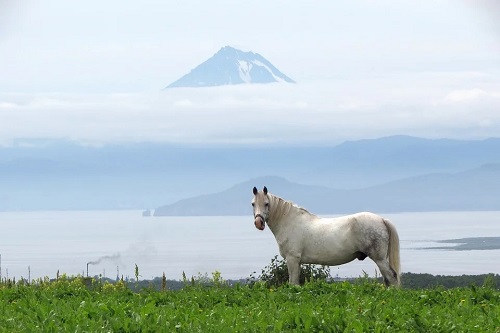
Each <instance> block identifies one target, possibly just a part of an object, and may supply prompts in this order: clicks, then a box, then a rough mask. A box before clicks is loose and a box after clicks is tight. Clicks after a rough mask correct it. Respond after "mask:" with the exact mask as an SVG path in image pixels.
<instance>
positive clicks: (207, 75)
mask: <svg viewBox="0 0 500 333" xmlns="http://www.w3.org/2000/svg"><path fill="white" fill-rule="evenodd" d="M271 82H289V83H294V82H295V81H294V80H292V79H291V78H289V77H288V76H286V75H285V74H283V73H282V72H280V71H279V70H278V69H277V68H276V67H275V66H274V65H273V64H271V63H270V62H269V61H268V60H266V59H265V58H264V57H263V56H261V55H260V54H258V53H253V52H243V51H240V50H238V49H235V48H233V47H230V46H225V47H223V48H221V49H220V50H219V51H218V52H217V53H216V54H214V55H213V56H212V57H211V58H210V59H208V60H206V61H205V62H203V63H202V64H200V65H198V66H197V67H196V68H194V69H193V70H191V72H190V73H188V74H186V75H184V76H183V77H181V78H180V79H178V80H177V81H175V82H173V83H171V84H169V85H168V86H167V88H178V87H192V88H196V87H211V86H222V85H235V84H243V83H271Z"/></svg>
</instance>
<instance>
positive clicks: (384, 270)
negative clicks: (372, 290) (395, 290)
mask: <svg viewBox="0 0 500 333" xmlns="http://www.w3.org/2000/svg"><path fill="white" fill-rule="evenodd" d="M374 261H375V263H376V264H377V266H378V268H379V269H380V273H381V274H382V277H383V278H384V283H385V285H386V286H387V287H389V286H390V285H393V286H398V285H399V283H398V275H397V273H396V272H395V271H394V270H393V269H392V268H391V266H390V265H389V260H387V259H380V260H374Z"/></svg>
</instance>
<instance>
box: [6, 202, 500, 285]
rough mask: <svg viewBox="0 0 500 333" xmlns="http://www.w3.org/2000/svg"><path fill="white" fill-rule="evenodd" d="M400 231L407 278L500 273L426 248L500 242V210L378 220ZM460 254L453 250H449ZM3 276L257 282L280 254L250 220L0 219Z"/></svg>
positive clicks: (335, 270) (472, 255) (474, 255)
mask: <svg viewBox="0 0 500 333" xmlns="http://www.w3.org/2000/svg"><path fill="white" fill-rule="evenodd" d="M381 215H382V216H384V217H386V218H388V219H390V220H391V221H392V222H393V223H394V225H395V226H396V228H397V230H398V232H399V237H400V244H401V268H402V271H403V272H412V273H430V274H441V275H461V274H485V273H496V274H499V273H500V265H498V263H497V262H496V261H497V260H496V258H499V257H500V250H472V251H454V250H443V249H440V250H438V249H428V248H429V247H433V246H441V247H442V246H443V244H438V243H436V242H437V241H438V240H446V239H456V238H465V237H494V236H497V237H499V236H500V211H494V212H423V213H398V214H381ZM446 245H448V246H450V247H451V246H453V244H446ZM0 255H1V262H0V263H1V267H0V271H1V274H2V277H4V278H5V277H10V278H12V277H16V278H17V279H19V278H21V277H23V278H28V277H29V278H31V279H34V278H38V277H45V276H48V277H51V278H52V277H55V276H56V275H57V274H58V272H59V274H63V273H65V274H67V275H78V274H80V275H87V274H88V275H90V276H96V275H97V276H99V275H100V276H104V277H109V278H116V277H122V276H123V277H129V278H135V273H136V271H135V267H136V265H137V268H138V273H139V275H140V276H139V278H140V279H151V278H153V277H157V276H162V274H163V273H165V276H166V277H167V279H175V280H180V279H182V274H183V272H184V273H185V275H186V276H188V277H191V276H198V275H205V274H208V275H209V276H210V274H211V273H212V272H215V271H219V272H221V274H222V277H223V278H225V279H240V278H247V277H249V276H250V274H252V273H253V272H256V274H257V275H258V274H259V273H260V272H261V270H262V269H263V268H264V267H265V266H266V265H268V264H269V263H270V261H271V259H272V258H273V257H274V256H276V255H278V256H279V251H278V246H277V244H276V241H275V239H274V236H273V234H272V233H271V231H270V230H269V228H266V229H265V230H264V231H259V230H257V229H256V228H255V227H254V224H253V219H252V216H251V214H249V215H248V216H201V217H199V216H196V217H142V214H141V211H36V212H0ZM376 270H377V267H376V265H375V263H373V261H371V260H369V259H366V260H364V261H362V262H361V261H357V260H355V261H353V262H351V263H348V264H344V265H341V266H335V267H331V273H332V275H333V276H338V277H357V276H361V275H363V274H365V273H367V274H369V275H371V276H373V275H375V274H376Z"/></svg>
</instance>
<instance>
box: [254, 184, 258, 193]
mask: <svg viewBox="0 0 500 333" xmlns="http://www.w3.org/2000/svg"><path fill="white" fill-rule="evenodd" d="M257 192H258V191H257V187H255V186H254V187H253V195H257Z"/></svg>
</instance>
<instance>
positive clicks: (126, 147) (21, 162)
mask: <svg viewBox="0 0 500 333" xmlns="http://www.w3.org/2000/svg"><path fill="white" fill-rule="evenodd" d="M256 161H258V163H256ZM499 164H500V138H490V139H486V140H466V141H462V140H448V139H439V140H429V139H422V138H415V137H408V136H392V137H385V138H380V139H374V140H358V141H349V142H344V143H342V144H340V145H336V146H330V147H328V146H326V147H293V146H273V147H244V146H237V147H230V146H218V147H203V148H202V147H191V146H182V145H170V144H159V143H137V144H121V145H106V146H101V147H96V146H81V145H78V144H76V143H74V142H67V141H47V142H39V141H35V142H20V143H19V144H18V145H16V146H13V147H0V211H12V210H68V209H73V210H89V209H90V210H92V209H153V208H158V209H157V210H156V213H157V214H179V215H186V214H219V215H228V214H229V215H233V214H235V213H237V212H239V214H248V212H249V211H248V202H249V200H250V198H251V189H252V187H253V186H258V187H262V186H264V185H266V186H268V188H269V190H270V191H271V192H272V193H275V194H277V195H280V196H282V197H283V198H285V199H290V200H292V201H295V202H296V203H297V204H299V205H301V206H304V207H305V208H307V209H310V210H311V211H313V212H317V213H323V212H325V213H341V212H348V211H356V210H375V211H381V210H384V211H403V210H443V209H453V210H466V209H475V210H477V209H483V210H488V209H492V210H495V209H499V208H498V205H499V203H500V196H499V194H498V189H499V188H500V184H499V183H498V180H499V179H500V176H499V175H498V165H499ZM267 176H271V177H270V178H265V179H262V177H267ZM267 179H269V180H267ZM249 180H251V181H249ZM235 188H236V189H235ZM226 191H229V192H226ZM200 195H205V197H202V198H200V197H199V196H200ZM214 195H215V197H216V198H218V200H215V199H214V197H213V196H214ZM237 198H239V199H238V200H239V201H238V202H239V203H238V202H235V201H234V200H236V199H237ZM184 199H187V200H193V201H189V203H190V204H189V205H187V204H185V203H183V202H184V201H183V200H184ZM191 203H192V204H191ZM216 207H219V208H216Z"/></svg>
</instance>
